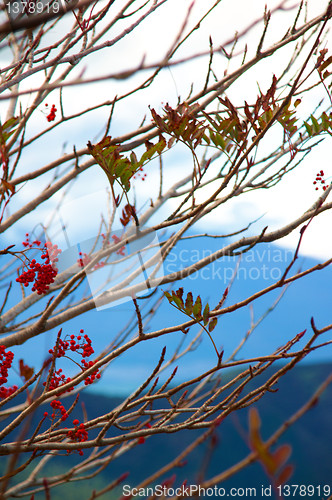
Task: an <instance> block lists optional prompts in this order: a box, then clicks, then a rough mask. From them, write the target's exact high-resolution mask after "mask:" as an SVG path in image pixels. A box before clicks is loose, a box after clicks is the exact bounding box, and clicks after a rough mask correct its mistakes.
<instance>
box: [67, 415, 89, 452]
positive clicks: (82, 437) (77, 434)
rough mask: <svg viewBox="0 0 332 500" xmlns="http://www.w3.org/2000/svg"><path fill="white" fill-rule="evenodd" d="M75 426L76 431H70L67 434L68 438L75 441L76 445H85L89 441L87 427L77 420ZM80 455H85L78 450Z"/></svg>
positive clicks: (74, 422)
mask: <svg viewBox="0 0 332 500" xmlns="http://www.w3.org/2000/svg"><path fill="white" fill-rule="evenodd" d="M73 425H74V426H75V429H74V430H73V431H68V433H67V437H68V438H69V439H70V441H73V442H74V443H84V441H87V440H88V431H87V430H86V428H85V425H84V424H83V423H81V424H80V422H79V420H77V418H75V420H73ZM67 453H70V451H69V450H67ZM78 454H79V455H83V451H82V450H78Z"/></svg>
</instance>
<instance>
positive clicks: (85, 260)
mask: <svg viewBox="0 0 332 500" xmlns="http://www.w3.org/2000/svg"><path fill="white" fill-rule="evenodd" d="M78 255H79V259H77V264H78V265H79V267H85V266H87V265H88V264H89V263H90V262H91V257H90V256H89V255H88V254H86V253H82V252H80V253H79V254H78ZM104 265H105V262H103V261H101V262H97V264H95V265H94V266H93V270H94V271H95V270H96V269H100V268H101V267H104Z"/></svg>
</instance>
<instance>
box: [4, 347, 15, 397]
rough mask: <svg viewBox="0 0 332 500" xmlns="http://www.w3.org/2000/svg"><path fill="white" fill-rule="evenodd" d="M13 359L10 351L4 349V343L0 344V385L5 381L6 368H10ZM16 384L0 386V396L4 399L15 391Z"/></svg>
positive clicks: (6, 375)
mask: <svg viewBox="0 0 332 500" xmlns="http://www.w3.org/2000/svg"><path fill="white" fill-rule="evenodd" d="M13 359H14V354H13V353H12V351H6V348H5V346H4V345H0V386H3V384H6V383H7V380H8V370H9V369H10V368H11V366H12V363H13ZM17 389H18V387H17V385H13V387H0V398H1V399H5V398H8V396H11V395H12V394H13V393H14V392H15V391H17Z"/></svg>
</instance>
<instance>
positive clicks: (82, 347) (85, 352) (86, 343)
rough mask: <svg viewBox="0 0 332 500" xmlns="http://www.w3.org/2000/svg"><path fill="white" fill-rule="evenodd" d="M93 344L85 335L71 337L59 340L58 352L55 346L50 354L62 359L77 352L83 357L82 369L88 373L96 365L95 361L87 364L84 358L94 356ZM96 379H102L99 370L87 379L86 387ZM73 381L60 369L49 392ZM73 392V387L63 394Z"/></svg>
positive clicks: (54, 375)
mask: <svg viewBox="0 0 332 500" xmlns="http://www.w3.org/2000/svg"><path fill="white" fill-rule="evenodd" d="M80 333H84V330H80ZM75 339H76V340H75ZM91 344H92V342H91V339H90V338H89V336H88V335H84V336H83V338H82V335H78V336H77V337H75V335H70V340H66V339H65V340H62V339H61V338H59V340H58V347H57V351H56V347H55V346H54V348H53V349H50V350H49V351H48V352H49V353H50V354H52V355H54V353H55V352H56V357H57V358H62V357H64V356H66V355H67V352H68V351H72V352H76V353H78V354H79V355H80V356H82V360H81V368H82V371H86V370H87V369H88V368H91V366H93V365H94V362H93V361H89V362H87V361H86V360H85V359H84V358H88V357H89V356H91V355H92V354H94V350H93V347H92V345H91ZM96 379H100V373H99V370H98V368H97V369H96V370H95V371H94V372H93V373H92V374H91V375H89V376H87V377H86V378H85V381H84V383H85V385H90V384H92V383H93V382H94V381H95V380H96ZM70 381H71V378H70V377H66V376H65V375H64V374H63V373H62V369H61V368H59V369H58V370H56V371H54V373H53V375H52V378H51V380H50V384H49V390H50V391H51V390H53V389H57V388H59V387H61V386H62V385H65V384H67V383H68V382H70ZM44 385H46V382H44ZM72 390H73V387H69V388H68V389H66V390H64V391H63V393H60V394H64V393H65V392H71V391H72Z"/></svg>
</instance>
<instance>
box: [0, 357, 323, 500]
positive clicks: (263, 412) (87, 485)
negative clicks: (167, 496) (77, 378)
mask: <svg viewBox="0 0 332 500" xmlns="http://www.w3.org/2000/svg"><path fill="white" fill-rule="evenodd" d="M279 368H280V365H279ZM271 372H272V371H270V372H269V374H271ZM330 373H331V364H323V363H321V364H317V365H310V364H309V365H308V364H307V365H305V364H304V365H300V366H297V367H295V368H294V369H293V370H291V371H290V372H288V373H287V374H286V375H285V376H284V377H283V378H281V379H280V380H279V382H278V384H277V386H276V387H277V389H278V390H277V391H276V392H273V393H266V394H265V395H264V397H263V398H262V399H261V400H259V401H258V402H257V403H255V407H256V408H257V409H258V411H259V415H260V417H261V420H262V427H261V434H262V437H263V439H265V440H266V439H268V438H269V437H270V435H271V434H272V433H273V432H275V431H276V429H277V428H279V427H280V426H281V425H282V424H283V422H284V421H285V420H287V419H288V418H289V417H290V416H291V415H292V414H293V413H294V412H296V411H297V410H298V409H299V408H300V407H301V406H302V405H303V404H304V403H306V402H307V401H308V399H309V398H310V397H311V395H312V394H313V393H314V392H315V390H316V389H317V387H318V386H319V385H320V384H321V383H322V382H323V381H324V380H325V379H326V377H327V376H328V375H329V374H330ZM265 375H268V374H265ZM72 399H73V398H72V397H71V396H69V397H68V398H66V406H67V405H69V404H70V402H71V400H72ZM80 401H81V403H79V404H78V405H77V407H76V408H75V410H74V413H73V414H72V416H71V419H72V418H75V417H78V418H80V419H82V416H83V409H82V401H83V402H84V403H83V404H84V411H85V412H86V414H87V415H88V417H89V419H90V418H94V417H97V416H99V415H100V414H102V413H104V412H109V411H111V410H112V409H113V408H114V407H115V406H117V405H118V404H119V403H121V402H122V399H120V398H113V397H110V396H105V395H102V394H97V393H93V392H84V393H83V394H82V395H81V400H80ZM41 411H44V410H41ZM331 414H332V386H331V385H330V386H329V387H328V388H327V389H326V391H325V392H324V393H323V394H322V395H321V397H320V398H319V400H318V401H317V402H316V404H315V405H314V406H313V407H312V408H311V409H310V410H309V411H308V412H307V413H306V414H305V415H304V416H303V417H301V419H300V420H298V421H297V422H296V423H295V424H294V425H292V426H290V427H289V428H288V429H287V430H286V432H285V433H284V434H283V435H282V437H281V439H280V440H279V442H278V444H277V447H278V446H279V445H280V444H282V443H287V444H289V445H291V448H292V453H291V456H290V458H289V460H288V463H290V464H292V465H293V466H294V473H293V475H292V477H291V479H290V481H289V484H298V485H301V484H302V485H314V486H319V485H320V486H321V487H322V486H323V485H325V484H327V485H330V486H332V485H331V477H332V463H331V448H332V432H331ZM39 417H40V416H38V415H36V416H35V421H36V422H38V420H39ZM31 428H32V429H33V428H34V425H33V423H32V425H31ZM200 432H202V431H197V430H196V431H183V432H181V433H180V434H178V433H176V434H167V435H163V434H160V435H154V436H151V437H150V438H148V439H146V441H145V443H143V444H140V445H137V446H135V447H134V448H133V449H131V450H129V451H128V453H125V454H124V455H123V456H120V457H118V458H117V459H116V460H115V461H114V462H112V463H111V464H110V465H109V466H108V467H107V468H106V469H105V470H104V471H102V472H101V474H99V475H98V477H96V478H91V479H89V480H87V481H82V482H81V481H79V482H75V483H74V484H65V485H63V486H61V487H59V488H56V489H55V490H52V494H51V499H52V500H64V499H70V500H76V499H77V500H78V499H79V500H82V499H87V498H90V494H91V491H92V489H94V488H96V489H100V488H103V487H104V486H106V485H107V484H108V483H110V482H111V481H113V480H114V479H116V478H118V477H120V476H121V475H122V474H123V473H124V472H128V473H129V476H128V478H127V479H126V480H125V482H124V483H123V484H128V485H130V487H135V486H136V485H137V484H138V483H139V482H140V481H142V480H143V479H144V478H146V477H147V476H149V475H150V474H153V473H154V472H156V470H158V468H160V467H162V466H163V465H165V464H167V463H168V462H170V461H172V460H173V459H174V458H175V457H176V456H177V455H178V454H179V453H181V451H183V449H184V448H185V447H186V446H187V445H189V443H190V442H191V440H192V439H193V438H194V437H197V436H198V435H199V434H200ZM247 436H248V410H247V409H243V410H240V411H237V412H236V413H234V414H231V415H230V416H229V417H227V418H226V419H225V420H224V421H223V422H222V423H221V424H220V426H219V427H218V428H217V431H216V435H215V436H214V441H213V442H214V446H212V447H211V441H208V442H205V443H203V444H202V445H200V446H199V447H198V448H196V449H195V450H194V451H193V452H192V453H191V454H190V455H188V457H187V459H186V460H187V461H186V463H185V464H183V466H182V467H178V468H176V469H175V470H174V473H175V475H176V478H175V480H174V484H173V486H174V487H176V486H177V487H178V486H180V485H181V484H182V482H183V481H184V480H187V481H188V484H195V483H196V482H197V481H199V480H201V479H202V477H204V478H206V479H208V478H211V477H213V476H214V475H216V474H219V473H220V472H222V471H224V470H226V469H227V468H229V467H231V466H233V465H234V464H236V463H237V462H238V461H240V460H241V459H243V458H244V457H245V456H246V455H247V454H248V453H249V452H250V448H249V446H248V444H247ZM273 449H276V447H274V448H273ZM84 455H85V456H84V458H87V457H88V452H84ZM78 460H81V458H80V457H78V456H77V455H69V456H62V457H56V458H53V459H52V460H51V462H50V464H49V465H47V467H46V469H45V470H44V472H43V476H44V475H47V474H57V473H61V472H62V473H63V471H65V470H68V468H69V467H71V466H72V465H74V464H75V463H77V461H78ZM3 467H4V461H3V462H2V466H1V468H3ZM172 475H173V471H172V472H170V473H168V474H167V475H166V476H163V477H162V478H160V479H158V484H161V482H162V481H163V480H165V479H167V478H170V477H171V476H172ZM262 485H263V486H264V487H268V486H269V485H270V479H269V478H268V477H267V475H266V473H265V472H264V470H263V468H262V467H261V465H260V464H259V463H254V464H252V465H250V466H248V467H246V468H245V469H244V470H242V471H240V472H239V473H238V474H236V475H235V476H233V477H231V478H230V479H229V480H228V481H226V482H223V483H222V484H220V485H219V486H222V487H224V488H226V489H227V488H232V487H237V488H238V487H243V488H249V487H253V488H256V490H257V493H256V497H258V498H261V493H260V492H261V488H262ZM121 496H122V488H121V487H119V488H118V489H117V490H116V491H113V492H110V493H107V494H105V495H103V496H101V497H100V498H102V499H103V500H106V499H113V498H114V499H115V498H120V497H121ZM272 496H273V495H272ZM42 498H44V493H43V494H40V495H39V494H38V495H35V500H37V499H42ZM210 498H215V497H214V496H212V497H210ZM293 498H301V497H299V496H296V495H295V496H294V497H293ZM317 498H318V497H317Z"/></svg>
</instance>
